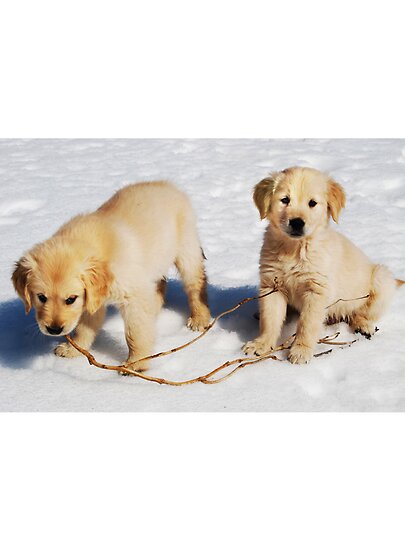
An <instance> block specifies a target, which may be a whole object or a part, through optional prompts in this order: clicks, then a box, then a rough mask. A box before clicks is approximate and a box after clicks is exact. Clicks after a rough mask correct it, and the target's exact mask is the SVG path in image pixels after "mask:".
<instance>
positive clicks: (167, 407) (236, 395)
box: [0, 139, 405, 411]
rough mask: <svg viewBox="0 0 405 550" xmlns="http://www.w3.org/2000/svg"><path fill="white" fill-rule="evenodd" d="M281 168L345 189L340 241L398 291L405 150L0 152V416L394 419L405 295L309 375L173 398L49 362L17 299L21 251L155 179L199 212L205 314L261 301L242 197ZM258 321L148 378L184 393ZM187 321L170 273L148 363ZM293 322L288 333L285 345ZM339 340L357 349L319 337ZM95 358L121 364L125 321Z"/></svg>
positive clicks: (249, 215) (240, 314)
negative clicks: (376, 266)
mask: <svg viewBox="0 0 405 550" xmlns="http://www.w3.org/2000/svg"><path fill="white" fill-rule="evenodd" d="M291 165H306V166H312V167H314V168H318V169H321V170H326V171H329V172H330V173H331V174H332V175H333V176H334V177H335V179H336V180H337V181H339V182H340V183H342V184H343V186H344V187H345V189H346V192H347V195H348V204H347V208H346V210H345V211H344V212H343V215H342V217H341V221H340V224H339V230H340V231H341V232H342V233H344V234H345V235H347V236H348V237H349V238H350V239H351V240H352V241H353V242H355V243H356V244H357V245H358V246H360V247H361V248H362V250H364V251H365V252H366V253H367V254H368V255H369V256H370V258H371V259H372V260H373V261H374V262H378V263H385V264H386V265H388V266H389V268H390V269H391V270H392V271H393V272H394V274H395V275H396V276H397V277H400V278H403V279H404V278H405V254H404V252H405V245H404V234H405V141H404V140H390V139H384V140H377V139H366V140H358V139H345V140H319V139H301V140H273V139H272V140H263V139H260V140H259V139H211V140H210V139H187V140H177V139H172V140H170V139H161V140H159V139H145V140H139V139H137V140H119V139H108V140H100V139H97V140H87V139H86V140H83V139H80V140H60V139H41V140H4V139H3V140H0V181H1V188H0V231H1V242H0V246H1V254H0V277H1V281H2V284H1V287H0V410H2V411H404V410H405V339H404V318H405V314H404V311H405V289H404V288H402V289H400V290H398V292H397V294H396V296H395V300H394V303H393V305H392V307H391V309H390V311H389V312H388V313H387V315H386V316H385V317H384V318H383V319H382V320H381V322H380V323H379V328H380V331H379V332H378V333H377V335H376V336H375V337H374V338H373V339H372V340H371V341H367V340H366V339H364V338H359V339H358V341H357V342H356V343H355V344H353V345H352V346H351V347H350V348H345V349H335V350H334V351H333V353H331V354H329V355H324V356H321V357H319V358H316V359H314V360H313V361H312V363H311V364H309V365H307V366H293V365H291V364H289V363H288V362H280V363H276V362H274V361H266V362H263V363H259V364H257V365H252V366H250V367H246V368H245V369H243V370H242V371H240V372H238V373H237V374H236V375H235V376H233V377H231V378H229V379H228V380H226V381H225V382H223V383H220V384H217V385H212V386H204V385H201V384H197V385H193V386H187V387H180V388H176V387H167V386H159V385H155V384H152V383H148V382H144V381H142V380H139V379H134V378H128V377H121V376H119V375H117V374H116V373H115V372H109V371H103V370H100V369H97V368H95V367H90V366H88V364H87V361H86V359H85V358H84V357H83V358H81V357H80V358H77V359H62V358H58V357H55V356H54V355H53V353H52V349H53V347H54V346H55V344H56V343H57V341H58V339H52V338H47V337H45V336H43V335H42V334H40V333H39V331H38V329H37V327H36V323H35V318H34V315H33V312H31V313H30V315H28V316H25V313H24V307H23V304H22V303H21V301H20V300H19V299H18V298H17V297H16V295H15V293H14V290H13V288H12V285H11V282H10V275H11V272H12V268H13V262H15V261H16V260H17V259H18V258H19V257H20V256H21V255H22V253H23V252H24V251H25V250H27V249H29V248H30V247H31V246H32V245H33V244H35V243H36V242H39V241H41V240H44V239H46V238H48V237H49V236H50V235H51V234H52V233H53V232H54V231H55V230H56V229H57V228H58V227H59V226H60V225H61V224H62V222H64V221H66V220H68V219H69V218H70V217H71V216H73V215H75V214H77V213H79V212H83V211H90V210H92V209H94V208H95V207H97V206H98V205H100V204H101V203H102V202H103V201H104V200H105V199H107V198H108V197H109V196H110V195H111V194H112V193H113V192H114V191H115V190H116V189H118V188H119V187H121V186H123V185H125V184H127V183H130V182H136V181H143V180H152V179H162V178H163V179H170V180H171V181H173V182H174V183H175V184H177V186H178V187H179V188H181V189H183V190H184V191H186V192H187V193H188V194H189V196H190V197H191V199H192V202H193V204H194V207H195V209H196V211H197V214H198V223H199V231H200V237H201V241H202V244H203V248H204V251H205V254H206V256H207V262H206V266H207V272H208V277H209V299H210V306H211V310H212V312H213V314H214V315H217V314H218V313H220V312H221V311H223V310H225V309H228V308H230V307H231V306H233V305H235V304H236V303H238V302H239V301H240V300H242V299H243V298H245V297H247V296H253V295H255V294H256V292H257V283H258V258H259V251H260V247H261V242H262V235H263V231H264V228H265V222H260V220H259V216H258V213H257V211H256V209H255V207H254V205H253V202H252V199H251V192H252V187H253V186H254V184H255V183H257V181H259V180H260V179H261V178H263V177H264V176H265V175H266V174H268V173H269V172H270V171H272V170H277V169H282V168H285V167H287V166H291ZM256 310H257V304H256V303H254V302H253V303H249V304H248V305H246V306H243V307H242V308H240V309H239V310H238V311H237V312H235V313H234V314H232V315H230V316H227V317H225V318H223V319H222V320H221V321H220V322H219V323H218V325H217V326H216V327H215V328H214V329H213V330H212V331H211V332H210V333H209V334H208V335H207V336H205V337H204V338H203V339H201V340H200V341H199V342H197V343H196V344H195V345H193V346H191V347H188V348H186V349H185V350H183V351H181V352H179V353H177V354H174V355H169V356H168V357H166V358H163V359H158V360H156V361H155V362H154V363H153V366H152V368H151V370H150V374H151V375H153V376H159V377H166V378H170V379H173V380H183V379H187V378H192V377H194V376H198V375H201V374H203V373H206V372H208V371H209V370H211V369H213V368H214V367H216V366H218V365H219V364H221V363H223V362H224V361H226V360H228V359H233V358H236V357H241V356H242V353H241V351H240V348H241V346H242V345H243V344H244V343H245V342H246V341H247V340H249V339H251V338H253V337H255V336H256V335H257V333H258V323H257V321H256V320H255V319H254V317H253V315H254V313H255V311H256ZM186 318H187V305H186V299H185V295H184V293H183V291H182V288H181V284H180V282H179V280H178V278H177V275H176V273H175V271H174V270H173V271H171V273H170V282H169V288H168V299H167V303H166V306H165V308H164V309H163V311H162V313H161V315H160V317H159V319H158V323H157V338H156V351H162V350H166V349H169V348H172V347H174V346H177V345H180V344H182V343H184V342H186V341H188V340H190V339H191V338H192V337H193V334H192V333H191V332H190V331H189V330H188V329H187V328H186V326H185V320H186ZM295 322H296V319H292V320H291V321H290V322H289V324H288V325H287V326H286V327H285V330H284V333H283V334H284V336H285V337H286V336H288V335H290V334H292V333H293V332H294V324H295ZM336 330H339V331H341V339H342V340H347V339H353V335H352V334H351V333H350V330H349V329H348V328H347V326H346V325H344V324H341V325H338V326H335V327H324V330H323V334H322V336H324V335H326V334H333V333H334V332H335V331H336ZM356 339H357V337H356ZM326 349H328V348H327V346H326V347H325V346H320V350H322V351H324V350H326ZM93 353H94V355H95V356H96V357H97V358H98V359H99V360H101V361H103V362H109V363H116V364H118V363H119V362H121V361H122V360H124V359H125V356H126V344H125V339H124V334H123V325H122V320H121V318H120V316H119V314H118V313H117V312H116V311H115V310H113V309H111V310H110V311H109V313H108V317H107V320H106V322H105V325H104V327H103V330H102V331H101V333H100V336H99V337H98V339H97V340H96V343H95V345H94V348H93Z"/></svg>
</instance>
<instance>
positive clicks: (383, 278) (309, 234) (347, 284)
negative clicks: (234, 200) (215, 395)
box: [244, 167, 403, 363]
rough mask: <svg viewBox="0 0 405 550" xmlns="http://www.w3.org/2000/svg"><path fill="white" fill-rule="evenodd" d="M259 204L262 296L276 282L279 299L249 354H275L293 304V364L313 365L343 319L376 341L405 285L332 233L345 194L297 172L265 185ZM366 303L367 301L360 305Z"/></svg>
mask: <svg viewBox="0 0 405 550" xmlns="http://www.w3.org/2000/svg"><path fill="white" fill-rule="evenodd" d="M253 198H254V202H255V204H256V206H257V208H258V210H259V212H260V216H261V218H262V219H265V218H267V219H268V220H269V222H270V224H269V226H268V228H267V231H266V234H265V237H264V243H263V248H262V252H261V258H260V293H261V294H264V293H266V292H268V291H269V290H271V289H272V288H274V286H275V283H276V282H277V288H278V292H275V293H273V294H271V295H270V296H267V297H265V298H263V299H261V300H260V336H259V337H258V338H256V340H253V341H252V342H248V343H247V344H246V345H245V346H244V351H245V353H246V354H251V353H254V354H256V355H263V354H265V353H267V352H269V351H270V350H271V349H273V348H275V347H276V345H277V340H278V338H279V336H280V333H281V329H282V326H283V323H284V320H285V317H286V310H287V304H290V305H292V306H293V307H294V308H295V309H297V310H298V311H299V312H300V318H299V322H298V327H297V334H296V337H295V341H294V343H293V345H292V347H291V350H290V354H289V360H290V361H291V362H292V363H307V362H308V361H310V359H311V358H312V356H313V352H314V348H315V345H316V343H317V341H318V338H319V333H320V330H321V327H322V324H323V322H324V321H325V320H326V319H327V320H329V321H331V322H339V321H343V320H345V321H347V322H348V323H349V325H350V326H351V327H352V328H353V330H354V331H355V332H360V333H362V334H363V335H364V336H366V337H368V338H370V337H371V335H372V334H374V332H375V330H376V328H375V323H376V322H377V320H378V319H379V318H380V316H381V315H382V314H383V313H384V311H385V310H386V309H387V306H388V305H389V303H390V301H391V298H392V296H393V293H394V290H395V288H396V286H399V285H400V284H403V282H402V281H396V280H395V279H394V277H393V275H392V274H391V273H390V271H389V270H388V269H387V268H386V267H385V266H382V265H376V264H372V263H371V262H370V261H369V260H368V258H367V257H366V256H365V255H364V254H363V253H362V252H361V251H360V250H359V249H358V248H357V247H356V246H355V245H354V244H352V243H351V242H350V241H349V240H348V239H346V238H345V237H344V236H343V235H340V234H339V233H337V232H336V231H334V230H333V229H331V228H330V227H329V219H330V217H332V218H333V220H334V221H335V222H337V221H338V218H339V214H340V211H341V209H342V208H343V207H344V206H345V202H346V197H345V193H344V191H343V189H342V187H341V186H340V185H339V184H338V183H336V182H335V181H334V180H333V179H331V178H330V177H329V176H327V175H326V174H324V173H322V172H319V171H318V170H314V169H311V168H298V167H295V168H288V169H286V170H283V171H282V172H277V173H274V174H272V175H271V176H270V177H268V178H266V179H264V180H263V181H261V182H260V183H259V184H258V185H256V187H255V190H254V195H253ZM362 296H368V298H365V299H362V300H356V298H360V297H362ZM343 300H347V301H343ZM335 302H336V303H335ZM332 304H333V305H332ZM329 306H331V307H329Z"/></svg>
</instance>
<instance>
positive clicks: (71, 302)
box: [65, 296, 77, 306]
mask: <svg viewBox="0 0 405 550" xmlns="http://www.w3.org/2000/svg"><path fill="white" fill-rule="evenodd" d="M76 298H77V296H70V297H69V298H68V299H67V300H65V304H66V305H67V306H70V305H72V304H74V303H75V301H76Z"/></svg>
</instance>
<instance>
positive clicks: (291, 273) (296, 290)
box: [261, 261, 329, 309]
mask: <svg viewBox="0 0 405 550" xmlns="http://www.w3.org/2000/svg"><path fill="white" fill-rule="evenodd" d="M261 282H262V286H264V287H273V286H274V285H275V284H277V286H278V287H279V288H280V290H281V291H282V292H283V293H284V294H285V295H286V296H287V299H288V303H289V304H291V305H292V306H294V307H295V308H297V309H301V307H302V303H303V300H304V299H305V297H306V296H307V295H308V293H313V294H317V295H328V293H329V291H328V278H327V276H326V274H325V273H324V272H323V271H322V270H320V269H314V266H313V265H312V264H311V263H309V262H306V261H298V262H291V261H290V262H274V261H273V262H271V263H268V264H262V266H261Z"/></svg>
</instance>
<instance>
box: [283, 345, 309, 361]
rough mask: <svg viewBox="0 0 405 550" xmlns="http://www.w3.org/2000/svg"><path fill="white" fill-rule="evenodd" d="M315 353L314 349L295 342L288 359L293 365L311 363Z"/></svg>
mask: <svg viewBox="0 0 405 550" xmlns="http://www.w3.org/2000/svg"><path fill="white" fill-rule="evenodd" d="M313 355H314V350H313V349H312V348H309V347H308V346H304V345H303V344H293V345H292V347H291V349H290V353H289V354H288V360H289V361H290V363H292V364H293V365H304V364H305V363H309V362H310V361H311V359H312V357H313Z"/></svg>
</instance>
